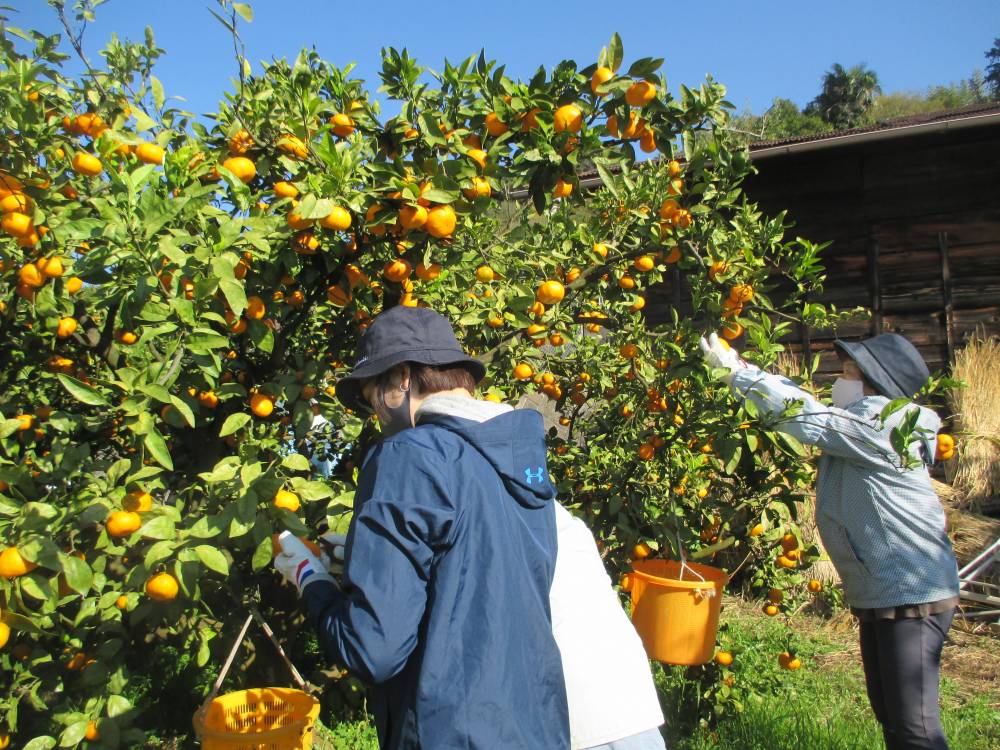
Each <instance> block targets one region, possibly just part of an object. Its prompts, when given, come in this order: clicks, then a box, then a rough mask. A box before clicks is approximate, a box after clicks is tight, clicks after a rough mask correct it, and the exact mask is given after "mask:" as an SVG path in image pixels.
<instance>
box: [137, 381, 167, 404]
mask: <svg viewBox="0 0 1000 750" xmlns="http://www.w3.org/2000/svg"><path fill="white" fill-rule="evenodd" d="M138 390H140V391H142V392H143V393H145V394H146V395H147V396H150V397H152V398H155V399H156V400H157V401H159V402H160V403H161V404H169V403H170V398H171V397H170V391H168V390H167V389H166V388H164V387H163V386H162V385H156V384H155V383H144V384H142V385H140V386H139V387H138Z"/></svg>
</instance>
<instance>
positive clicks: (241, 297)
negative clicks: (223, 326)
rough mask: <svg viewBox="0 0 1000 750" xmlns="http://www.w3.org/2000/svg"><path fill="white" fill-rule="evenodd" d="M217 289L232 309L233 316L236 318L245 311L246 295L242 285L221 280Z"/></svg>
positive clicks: (234, 281)
mask: <svg viewBox="0 0 1000 750" xmlns="http://www.w3.org/2000/svg"><path fill="white" fill-rule="evenodd" d="M219 288H220V289H222V293H223V294H224V295H225V297H226V302H228V303H229V307H230V308H232V311H233V315H235V316H236V317H237V318H238V317H239V316H240V315H242V314H243V311H244V310H246V309H247V293H246V290H245V289H244V288H243V285H242V284H241V283H240V282H238V281H236V280H235V279H223V280H222V281H220V282H219Z"/></svg>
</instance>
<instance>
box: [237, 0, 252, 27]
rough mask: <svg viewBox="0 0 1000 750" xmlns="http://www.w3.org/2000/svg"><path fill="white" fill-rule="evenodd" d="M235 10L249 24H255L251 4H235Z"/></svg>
mask: <svg viewBox="0 0 1000 750" xmlns="http://www.w3.org/2000/svg"><path fill="white" fill-rule="evenodd" d="M233 10H235V11H236V12H237V13H239V14H240V18H242V19H243V20H244V21H246V22H247V23H253V8H251V7H250V3H233Z"/></svg>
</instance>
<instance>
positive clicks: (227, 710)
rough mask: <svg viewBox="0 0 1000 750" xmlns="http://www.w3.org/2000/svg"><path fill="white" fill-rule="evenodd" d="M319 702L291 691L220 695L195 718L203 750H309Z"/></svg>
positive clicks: (268, 689) (196, 730) (299, 691)
mask: <svg viewBox="0 0 1000 750" xmlns="http://www.w3.org/2000/svg"><path fill="white" fill-rule="evenodd" d="M318 716H319V701H318V700H316V699H315V698H313V697H312V696H311V695H309V694H308V693H304V692H302V691H301V690H295V689H292V688H275V687H268V688H254V689H252V690H240V691H238V692H235V693H227V694H226V695H220V696H218V697H217V698H215V699H214V700H212V702H211V703H209V704H208V706H207V707H204V708H202V709H201V710H200V711H198V713H196V714H195V716H194V726H195V732H196V733H197V734H198V736H199V737H201V746H202V748H203V749H204V750H310V748H311V747H312V735H313V724H314V723H315V721H316V718H317V717H318Z"/></svg>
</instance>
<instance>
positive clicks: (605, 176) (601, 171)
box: [594, 159, 618, 198]
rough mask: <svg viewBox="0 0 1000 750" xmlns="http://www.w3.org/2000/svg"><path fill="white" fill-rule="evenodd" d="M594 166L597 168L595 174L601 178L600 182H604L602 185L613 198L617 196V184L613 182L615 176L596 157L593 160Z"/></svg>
mask: <svg viewBox="0 0 1000 750" xmlns="http://www.w3.org/2000/svg"><path fill="white" fill-rule="evenodd" d="M594 167H595V168H596V169H597V174H598V175H599V176H600V178H601V182H603V183H604V187H606V188H607V189H608V192H609V193H611V194H612V195H613V196H614V197H615V198H617V197H618V186H617V185H616V184H615V177H614V175H612V174H611V172H609V171H608V168H607V166H606V165H605V164H604V163H603V162H602V161H598V160H597V159H595V160H594Z"/></svg>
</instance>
